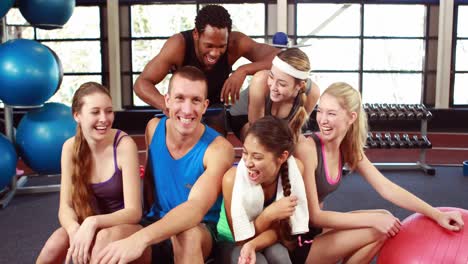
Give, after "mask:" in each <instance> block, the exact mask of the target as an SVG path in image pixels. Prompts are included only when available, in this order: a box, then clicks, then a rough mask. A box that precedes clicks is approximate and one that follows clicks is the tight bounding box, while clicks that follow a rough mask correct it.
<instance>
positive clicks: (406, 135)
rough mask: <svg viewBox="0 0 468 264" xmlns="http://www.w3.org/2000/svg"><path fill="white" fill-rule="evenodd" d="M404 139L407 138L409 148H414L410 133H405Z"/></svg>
mask: <svg viewBox="0 0 468 264" xmlns="http://www.w3.org/2000/svg"><path fill="white" fill-rule="evenodd" d="M403 139H404V140H405V142H406V145H408V148H414V144H413V141H411V139H410V138H409V136H408V134H406V133H405V134H403Z"/></svg>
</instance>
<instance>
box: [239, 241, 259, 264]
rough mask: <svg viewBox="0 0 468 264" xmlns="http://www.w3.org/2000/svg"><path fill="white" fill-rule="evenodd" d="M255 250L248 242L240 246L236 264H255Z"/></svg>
mask: <svg viewBox="0 0 468 264" xmlns="http://www.w3.org/2000/svg"><path fill="white" fill-rule="evenodd" d="M255 253H256V252H255V248H254V247H253V245H252V244H251V243H249V242H247V243H245V244H244V245H243V246H242V249H241V251H240V255H239V261H238V262H237V263H238V264H255V262H256V255H255Z"/></svg>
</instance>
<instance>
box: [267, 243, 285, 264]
mask: <svg viewBox="0 0 468 264" xmlns="http://www.w3.org/2000/svg"><path fill="white" fill-rule="evenodd" d="M264 255H265V258H266V259H267V261H268V263H272V264H275V263H278V264H287V263H291V259H290V257H289V252H288V249H287V248H286V247H285V246H283V245H282V244H280V243H276V244H274V245H272V246H270V247H268V248H266V249H265V251H264Z"/></svg>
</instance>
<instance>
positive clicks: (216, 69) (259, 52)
mask: <svg viewBox="0 0 468 264" xmlns="http://www.w3.org/2000/svg"><path fill="white" fill-rule="evenodd" d="M231 27H232V21H231V17H230V15H229V13H228V12H227V10H226V9H225V8H224V7H222V6H219V5H207V6H204V7H203V8H202V9H200V11H199V12H198V14H197V17H196V18H195V28H194V29H192V30H188V31H184V32H180V33H178V34H175V35H173V36H172V37H170V38H169V39H168V40H167V41H166V43H165V44H164V46H163V47H162V49H161V51H160V52H159V54H157V55H156V56H155V57H154V58H153V59H152V60H151V61H150V62H149V63H148V64H147V65H146V66H145V68H144V70H143V72H142V73H141V74H140V76H139V77H138V79H137V80H136V82H135V85H134V90H135V93H136V94H137V95H138V97H140V98H141V99H142V100H143V101H144V102H146V103H147V104H149V105H151V106H153V107H154V108H156V109H161V110H163V111H164V112H165V113H166V114H167V112H166V108H167V106H166V102H165V100H164V96H163V95H161V93H160V92H159V91H158V90H157V89H154V88H155V86H156V85H158V84H159V83H160V82H161V81H162V80H163V79H164V78H165V77H166V75H167V74H168V73H169V72H170V71H171V70H176V69H178V68H180V67H182V66H184V65H191V66H195V67H197V68H199V69H200V70H202V71H203V72H204V73H205V75H206V77H207V79H208V99H209V105H210V106H212V105H216V104H220V103H226V104H229V103H234V102H235V101H236V100H237V99H239V91H240V88H241V86H242V83H243V82H244V80H245V78H246V76H247V75H252V74H254V73H256V72H257V71H259V70H264V69H270V67H271V61H272V59H273V57H274V56H275V55H276V53H278V51H279V50H278V49H276V48H274V47H272V46H270V45H267V44H262V43H257V42H255V41H254V40H253V39H251V38H250V37H248V36H246V35H245V34H243V33H241V32H237V31H233V32H231ZM241 57H245V58H246V59H248V60H249V61H251V62H252V63H249V64H246V65H243V66H240V67H239V68H238V69H237V70H236V71H235V72H233V73H232V74H231V70H232V69H231V67H232V65H233V64H234V63H235V62H236V61H237V60H238V59H239V58H241ZM229 74H231V75H230V76H229ZM229 98H230V101H229ZM209 121H210V120H207V122H209ZM222 121H223V122H224V120H222ZM214 122H217V123H219V120H218V121H214ZM214 122H212V123H214ZM209 125H211V124H209ZM217 125H219V124H217Z"/></svg>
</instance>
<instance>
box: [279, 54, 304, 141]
mask: <svg viewBox="0 0 468 264" xmlns="http://www.w3.org/2000/svg"><path fill="white" fill-rule="evenodd" d="M278 58H280V59H281V60H282V61H284V62H286V63H287V64H289V65H291V66H292V67H294V68H295V69H297V70H299V71H307V72H308V71H310V69H311V67H310V61H309V57H307V54H305V53H304V52H303V51H302V50H300V49H298V48H289V49H286V50H283V51H281V52H280V53H278ZM294 81H295V85H300V87H301V88H300V90H299V94H298V95H297V96H298V99H299V102H298V106H297V107H298V109H297V110H296V113H295V114H294V116H293V117H292V118H291V121H290V122H289V126H290V127H291V129H292V131H293V132H294V137H295V139H297V138H298V137H299V135H300V134H301V132H302V127H303V126H304V124H305V123H306V122H307V120H308V119H309V115H308V114H307V111H306V109H305V106H304V105H305V102H306V100H307V95H306V94H305V92H306V91H305V90H306V85H304V84H301V82H306V80H301V79H297V78H294Z"/></svg>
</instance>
